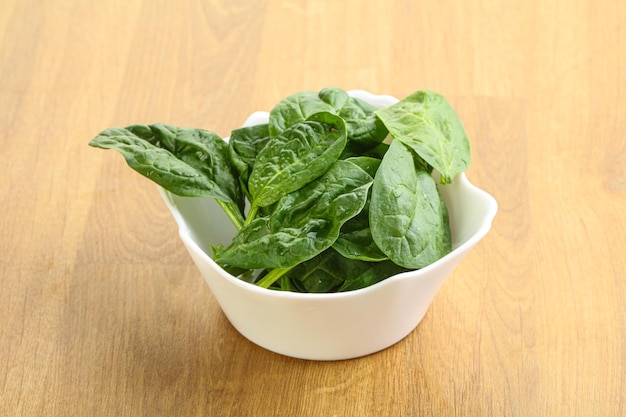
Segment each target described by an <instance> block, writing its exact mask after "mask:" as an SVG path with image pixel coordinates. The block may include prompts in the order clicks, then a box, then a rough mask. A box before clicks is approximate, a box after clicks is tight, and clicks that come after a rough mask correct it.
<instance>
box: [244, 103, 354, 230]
mask: <svg viewBox="0 0 626 417" xmlns="http://www.w3.org/2000/svg"><path fill="white" fill-rule="evenodd" d="M345 145H346V129H345V123H344V121H343V119H341V118H340V117H338V116H335V115H333V114H330V113H316V114H314V115H312V116H311V117H310V118H309V119H308V120H306V121H303V122H299V123H296V124H295V125H293V126H291V127H289V128H288V129H287V130H285V131H283V132H282V133H281V134H280V135H278V136H276V137H274V138H271V140H269V141H268V142H267V144H266V145H265V147H264V148H263V149H262V150H261V151H260V152H259V154H258V156H257V158H256V162H255V163H254V168H253V169H252V173H251V174H250V178H249V181H248V191H249V192H250V195H251V196H252V202H251V208H250V212H249V213H248V218H247V219H246V222H247V223H249V222H250V221H252V219H254V216H255V215H256V211H257V210H258V208H259V207H265V206H269V205H270V204H273V203H275V202H276V201H277V200H278V199H279V198H281V197H282V196H283V195H285V194H288V193H290V192H292V191H295V190H297V189H299V188H301V187H303V186H304V185H306V184H308V183H309V182H311V181H312V180H314V179H315V178H318V177H319V176H320V175H322V174H324V172H326V171H327V170H328V168H329V167H330V166H331V165H332V164H333V163H335V161H337V159H338V158H339V155H341V152H342V151H343V148H344V147H345Z"/></svg>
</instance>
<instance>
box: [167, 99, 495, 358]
mask: <svg viewBox="0 0 626 417" xmlns="http://www.w3.org/2000/svg"><path fill="white" fill-rule="evenodd" d="M350 95H352V96H355V97H359V98H361V99H363V100H365V101H367V102H369V103H371V104H373V105H375V106H376V107H385V106H389V105H391V104H393V103H395V102H396V101H397V99H395V98H393V97H390V96H376V95H372V94H370V93H367V92H364V91H360V90H358V91H350ZM267 118H268V113H265V112H257V113H253V114H252V115H251V116H250V117H249V118H248V120H247V121H246V123H245V124H244V125H245V126H249V125H254V124H259V123H266V122H267ZM440 190H441V193H442V196H443V198H444V200H445V202H446V204H447V206H448V211H449V216H450V228H451V233H452V247H453V250H452V252H451V253H450V254H448V255H447V256H445V257H443V258H441V259H439V260H438V261H437V262H435V263H433V264H431V265H429V266H427V267H425V268H423V269H420V270H417V271H411V272H405V273H402V274H398V275H395V276H393V277H390V278H387V279H386V280H384V281H382V282H379V283H378V284H375V285H372V286H370V287H367V288H364V289H361V290H356V291H350V292H344V293H332V294H303V293H293V292H283V291H275V290H268V289H264V288H260V287H258V286H256V285H253V284H249V283H247V282H244V281H242V280H240V279H238V278H236V277H234V276H232V275H230V274H229V273H227V272H226V271H224V270H223V269H222V268H220V267H219V266H218V265H217V264H216V263H215V262H214V261H213V260H212V259H211V258H210V256H209V255H208V253H210V250H209V247H210V245H212V244H217V243H222V244H224V245H228V244H229V243H230V240H231V238H232V237H233V236H234V235H235V232H236V231H235V228H234V227H233V226H232V224H231V222H230V220H229V219H228V218H227V217H226V215H225V214H224V213H223V211H222V209H221V208H220V207H219V206H218V205H217V203H215V201H213V200H212V199H208V198H206V199H205V198H185V197H178V196H175V195H173V194H171V193H169V192H167V191H164V190H163V189H161V194H162V196H163V199H164V200H165V203H166V204H167V206H168V208H169V209H170V211H171V213H172V215H173V216H174V218H175V219H176V222H177V223H178V226H179V232H180V237H181V239H182V241H183V243H184V244H185V246H186V247H187V250H188V251H189V253H190V254H191V257H192V258H193V260H194V262H195V264H196V265H197V267H198V269H199V270H200V272H201V274H202V276H203V277H204V279H205V280H206V282H207V284H208V285H209V287H210V288H211V291H212V292H213V294H214V296H215V298H216V300H217V302H218V303H219V305H220V307H221V308H222V310H223V311H224V314H225V315H226V317H228V320H229V321H230V322H231V323H232V325H233V326H234V327H235V328H236V329H237V330H238V331H239V332H240V333H241V334H242V335H243V336H245V337H246V338H248V339H249V340H251V341H252V342H254V343H256V344H257V345H259V346H262V347H264V348H266V349H268V350H271V351H274V352H277V353H280V354H283V355H287V356H292V357H296V358H302V359H313V360H340V359H350V358H355V357H359V356H364V355H368V354H371V353H374V352H377V351H379V350H382V349H385V348H387V347H389V346H391V345H393V344H395V343H396V342H398V341H400V340H401V339H403V338H404V337H405V336H407V335H408V334H409V333H410V332H411V331H412V330H413V329H415V327H416V326H417V325H418V324H419V322H420V321H421V320H422V318H423V317H424V314H425V313H426V311H427V309H428V307H429V306H430V304H431V302H432V300H433V298H434V297H435V294H436V293H437V291H438V290H439V288H440V287H441V285H442V284H443V282H444V281H445V279H446V278H447V277H448V275H449V274H450V273H451V272H452V270H453V269H454V268H455V267H456V266H457V264H458V263H459V262H460V261H461V259H463V257H464V256H465V255H466V254H467V253H468V251H469V250H470V249H471V248H472V247H473V246H474V245H476V244H477V243H478V241H480V240H481V239H482V238H483V237H484V236H485V235H486V234H487V232H488V231H489V229H490V228H491V222H492V220H493V218H494V216H495V214H496V211H497V204H496V201H495V199H494V198H493V197H492V196H490V195H489V194H487V193H486V192H485V191H482V190H480V189H478V188H476V187H475V186H473V185H472V184H471V183H470V182H469V181H468V179H467V178H466V176H465V174H460V175H459V176H457V177H456V178H455V179H454V180H453V181H452V183H451V184H449V185H446V186H441V187H440Z"/></svg>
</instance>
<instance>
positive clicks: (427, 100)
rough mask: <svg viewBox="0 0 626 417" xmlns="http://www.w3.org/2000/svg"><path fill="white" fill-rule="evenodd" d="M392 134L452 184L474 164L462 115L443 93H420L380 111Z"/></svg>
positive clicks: (444, 181) (378, 113)
mask: <svg viewBox="0 0 626 417" xmlns="http://www.w3.org/2000/svg"><path fill="white" fill-rule="evenodd" d="M376 115H377V116H378V117H379V118H380V120H382V122H383V123H384V124H385V126H386V127H387V129H389V132H390V133H391V135H392V136H393V137H394V138H395V139H398V140H400V141H402V142H403V143H405V144H406V145H408V146H410V147H411V148H412V149H413V150H414V151H415V152H416V153H417V154H418V155H419V156H420V157H422V158H423V159H424V160H425V161H426V162H427V163H428V164H430V165H431V166H433V167H434V168H435V169H436V170H437V171H438V172H439V173H440V174H441V177H442V183H449V182H451V181H452V178H454V177H455V176H456V175H458V174H459V173H461V172H463V171H465V170H466V169H467V168H468V166H469V163H470V145H469V139H468V137H467V134H466V133H465V129H464V128H463V125H462V124H461V121H460V120H459V117H458V115H457V114H456V112H455V111H454V109H453V108H452V106H451V105H450V103H448V101H447V100H446V99H445V98H444V97H443V96H441V95H440V94H437V93H434V92H432V91H418V92H415V93H413V94H411V95H410V96H408V97H406V98H405V99H403V100H400V101H399V102H398V103H396V104H394V105H392V106H389V107H386V108H384V109H381V110H378V111H376Z"/></svg>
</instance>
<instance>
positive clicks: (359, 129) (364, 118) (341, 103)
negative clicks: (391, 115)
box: [319, 87, 389, 149]
mask: <svg viewBox="0 0 626 417" xmlns="http://www.w3.org/2000/svg"><path fill="white" fill-rule="evenodd" d="M319 97H320V99H321V100H322V101H323V102H325V103H328V104H330V105H331V106H332V107H333V108H334V109H335V111H336V112H337V114H338V115H339V116H340V117H341V118H342V119H344V120H345V121H346V129H347V131H348V141H349V142H354V143H356V144H358V145H360V146H361V148H362V149H369V148H373V147H375V146H376V145H378V144H379V143H381V142H382V141H383V140H385V137H387V134H388V133H389V132H388V131H387V128H386V127H385V125H384V124H383V123H382V122H381V121H380V119H379V118H378V117H376V114H375V113H374V112H375V111H376V107H374V106H372V105H371V104H369V103H366V102H364V101H363V100H360V99H358V98H356V97H350V96H349V95H348V93H347V92H346V91H344V90H342V89H341V88H337V87H328V88H325V89H323V90H321V91H320V92H319Z"/></svg>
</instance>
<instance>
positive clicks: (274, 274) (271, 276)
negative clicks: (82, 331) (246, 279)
mask: <svg viewBox="0 0 626 417" xmlns="http://www.w3.org/2000/svg"><path fill="white" fill-rule="evenodd" d="M291 268H293V266H290V267H289V268H274V269H272V270H271V271H270V272H268V273H267V275H265V276H264V277H263V278H261V279H260V280H259V282H257V283H256V285H258V286H259V287H261V288H269V287H270V285H272V284H273V283H275V282H276V281H278V279H279V278H280V277H282V276H283V275H285V274H286V273H287V272H289V271H290V270H291Z"/></svg>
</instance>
